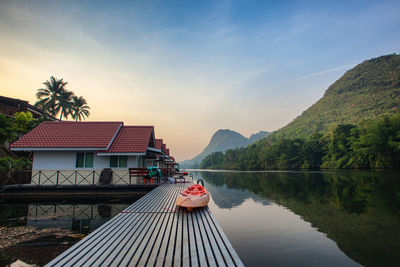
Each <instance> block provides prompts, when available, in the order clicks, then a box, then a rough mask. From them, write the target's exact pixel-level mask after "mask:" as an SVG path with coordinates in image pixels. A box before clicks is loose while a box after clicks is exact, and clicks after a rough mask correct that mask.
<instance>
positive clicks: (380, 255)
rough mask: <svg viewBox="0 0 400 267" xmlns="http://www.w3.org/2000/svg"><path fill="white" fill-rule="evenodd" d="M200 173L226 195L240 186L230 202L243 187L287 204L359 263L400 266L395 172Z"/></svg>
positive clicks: (399, 209)
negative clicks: (226, 191)
mask: <svg viewBox="0 0 400 267" xmlns="http://www.w3.org/2000/svg"><path fill="white" fill-rule="evenodd" d="M201 176H202V178H203V179H204V180H205V181H206V182H207V184H208V187H210V189H211V188H212V187H213V186H214V187H217V188H218V190H219V189H220V188H226V190H228V196H225V198H230V196H229V194H230V193H231V192H239V191H241V192H242V193H243V194H241V195H240V198H239V199H235V200H234V201H232V203H238V202H237V201H239V200H240V199H242V200H243V199H245V198H246V196H245V193H246V190H247V191H249V192H251V194H254V195H257V196H259V197H260V198H264V199H266V200H267V201H268V199H272V200H273V201H274V202H277V203H278V204H280V205H283V206H285V207H287V208H288V209H290V210H291V211H293V212H294V213H296V214H298V215H300V216H301V217H302V218H303V219H304V220H305V221H308V222H310V223H311V224H312V225H313V226H314V227H316V228H317V229H318V230H319V231H321V232H323V233H325V234H327V236H328V237H329V238H330V239H332V240H334V241H336V242H337V244H338V246H339V247H340V248H341V250H342V251H343V252H344V253H346V254H347V255H348V256H349V257H350V258H352V259H353V260H355V261H357V262H359V263H361V264H363V265H366V266H399V265H400V254H398V253H397V252H398V251H400V231H399V229H400V218H399V214H400V179H398V177H399V173H389V172H361V171H351V172H331V173H321V172H319V173H318V172H317V173H315V172H314V173H313V172H267V173H223V172H214V173H213V172H202V173H201ZM229 190H230V191H229ZM219 192H220V193H221V194H223V193H225V191H219ZM217 195H218V194H217ZM247 197H249V196H248V195H247ZM213 198H214V196H213ZM224 201H225V202H229V201H227V200H224ZM228 206H229V205H228Z"/></svg>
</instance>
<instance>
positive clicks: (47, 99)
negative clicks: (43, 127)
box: [35, 76, 68, 117]
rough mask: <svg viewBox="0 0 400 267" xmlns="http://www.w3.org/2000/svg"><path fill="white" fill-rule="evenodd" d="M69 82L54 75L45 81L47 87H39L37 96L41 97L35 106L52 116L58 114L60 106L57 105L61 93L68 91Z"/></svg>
mask: <svg viewBox="0 0 400 267" xmlns="http://www.w3.org/2000/svg"><path fill="white" fill-rule="evenodd" d="M67 84H68V83H67V82H64V80H63V79H57V78H56V77H54V76H51V77H50V80H48V81H45V82H44V83H43V85H44V86H45V88H40V89H38V92H37V93H36V97H37V98H38V99H39V100H38V101H37V102H36V103H35V106H36V107H38V108H40V109H42V110H43V111H45V112H47V113H48V114H50V115H51V116H53V117H54V116H56V115H57V113H58V112H59V109H60V106H58V105H57V102H58V100H59V97H60V94H61V93H62V92H64V91H66V89H65V86H66V85H67Z"/></svg>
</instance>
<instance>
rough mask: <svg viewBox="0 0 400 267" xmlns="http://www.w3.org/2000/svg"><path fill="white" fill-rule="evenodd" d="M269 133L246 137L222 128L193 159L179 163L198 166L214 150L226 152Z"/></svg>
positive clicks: (183, 165) (183, 166)
mask: <svg viewBox="0 0 400 267" xmlns="http://www.w3.org/2000/svg"><path fill="white" fill-rule="evenodd" d="M267 135H269V132H266V131H260V132H258V133H256V134H252V135H251V136H250V138H246V137H244V136H243V135H241V134H240V133H238V132H235V131H232V130H229V129H220V130H218V131H216V132H215V133H214V134H213V136H212V137H211V140H210V142H209V143H208V145H207V146H206V148H205V149H204V150H203V151H202V152H201V153H200V154H198V155H197V156H196V157H194V158H193V159H191V160H185V161H183V162H181V163H179V165H180V167H181V168H197V165H198V164H200V162H201V161H202V160H203V159H204V158H205V157H206V156H208V155H210V154H211V153H213V152H217V151H222V152H225V151H226V150H228V149H234V148H239V147H246V146H248V145H249V144H251V143H253V142H256V141H258V140H260V139H262V138H264V137H266V136H267Z"/></svg>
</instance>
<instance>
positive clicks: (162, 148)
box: [161, 144, 167, 154]
mask: <svg viewBox="0 0 400 267" xmlns="http://www.w3.org/2000/svg"><path fill="white" fill-rule="evenodd" d="M161 151H162V152H164V153H165V154H166V153H167V145H166V144H163V145H162V147H161Z"/></svg>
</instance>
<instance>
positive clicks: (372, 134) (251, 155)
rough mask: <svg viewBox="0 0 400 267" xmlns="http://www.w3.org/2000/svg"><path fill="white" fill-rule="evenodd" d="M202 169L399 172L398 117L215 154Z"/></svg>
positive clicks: (340, 126) (399, 142)
mask: <svg viewBox="0 0 400 267" xmlns="http://www.w3.org/2000/svg"><path fill="white" fill-rule="evenodd" d="M200 168H203V169H230V170H271V169H319V168H333V169H351V168H356V169H364V168H368V169H370V168H371V169H372V168H377V169H381V168H400V113H397V114H396V115H394V116H382V117H378V118H376V119H374V120H366V121H364V122H362V123H361V124H359V125H353V124H340V125H337V126H336V127H334V128H332V129H330V130H329V131H328V132H327V133H326V134H322V133H319V132H317V133H313V134H311V135H310V136H309V137H307V138H282V139H279V140H273V139H272V138H266V139H264V140H262V141H260V142H258V143H256V144H253V145H251V146H248V147H246V148H240V149H235V150H228V151H226V152H225V154H224V153H222V152H216V153H213V154H211V155H209V156H207V157H206V158H205V159H204V160H203V161H202V162H201V164H200Z"/></svg>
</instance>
